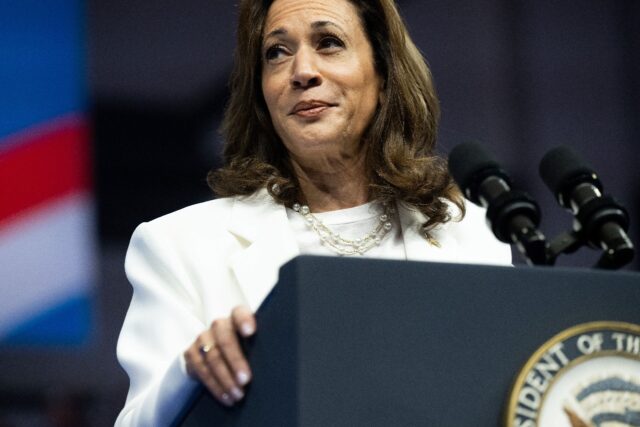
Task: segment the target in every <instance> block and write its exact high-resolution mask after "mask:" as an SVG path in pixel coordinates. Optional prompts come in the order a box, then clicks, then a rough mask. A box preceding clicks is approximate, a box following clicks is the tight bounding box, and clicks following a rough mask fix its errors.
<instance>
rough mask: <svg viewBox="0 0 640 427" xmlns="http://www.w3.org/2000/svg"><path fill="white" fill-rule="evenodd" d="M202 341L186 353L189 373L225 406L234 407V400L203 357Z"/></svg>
mask: <svg viewBox="0 0 640 427" xmlns="http://www.w3.org/2000/svg"><path fill="white" fill-rule="evenodd" d="M199 342H200V340H196V342H195V343H194V344H192V345H191V346H190V347H189V348H188V349H187V351H185V353H184V359H185V363H186V368H187V373H188V374H189V376H191V377H192V378H194V379H196V380H198V381H200V382H201V383H202V384H203V385H204V386H205V387H206V388H207V389H208V390H209V392H210V393H211V394H212V395H213V396H214V397H215V398H216V399H217V400H218V401H219V402H220V403H222V404H223V405H225V406H232V405H233V404H234V399H233V398H232V397H231V395H230V394H228V393H226V392H225V390H224V389H223V388H222V386H221V385H220V384H219V383H218V381H217V380H216V379H215V377H214V376H213V374H212V373H211V371H210V370H209V367H208V366H207V365H206V363H205V360H204V358H203V356H202V351H201V347H202V345H200V344H199Z"/></svg>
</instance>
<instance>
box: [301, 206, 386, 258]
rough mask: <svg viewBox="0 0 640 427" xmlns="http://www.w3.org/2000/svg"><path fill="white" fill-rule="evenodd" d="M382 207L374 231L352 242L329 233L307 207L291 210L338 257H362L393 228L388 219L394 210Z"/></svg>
mask: <svg viewBox="0 0 640 427" xmlns="http://www.w3.org/2000/svg"><path fill="white" fill-rule="evenodd" d="M382 206H383V208H384V212H383V213H382V214H381V215H380V216H379V217H378V223H377V224H376V226H375V227H374V229H373V230H372V231H371V232H369V233H367V234H365V235H364V236H362V237H361V238H359V239H354V240H351V239H346V238H344V237H342V236H341V235H340V234H338V233H334V232H333V231H331V229H330V228H329V227H327V226H326V225H325V224H324V223H323V222H322V221H320V220H319V219H318V218H316V217H315V215H313V214H312V213H311V210H310V209H309V206H307V205H300V203H295V204H294V205H293V210H294V211H296V212H298V213H299V214H300V215H302V217H303V218H304V220H305V223H306V224H307V227H309V228H311V229H312V230H313V231H315V233H316V234H317V235H318V236H319V237H320V242H321V243H322V244H323V245H327V246H328V247H329V248H331V249H332V250H333V251H335V252H337V253H338V254H340V255H356V254H357V255H362V254H364V253H365V252H366V251H368V250H369V249H371V248H373V247H374V246H377V245H379V244H380V243H381V242H382V239H383V238H384V236H386V235H387V233H388V232H389V231H391V229H392V228H393V223H392V222H391V221H390V218H391V215H392V214H393V213H394V212H395V209H394V208H393V206H390V204H389V203H387V202H384V203H383V204H382Z"/></svg>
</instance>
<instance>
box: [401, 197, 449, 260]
mask: <svg viewBox="0 0 640 427" xmlns="http://www.w3.org/2000/svg"><path fill="white" fill-rule="evenodd" d="M398 214H399V216H400V225H401V227H402V237H403V239H404V247H405V250H406V252H407V259H408V260H410V261H431V262H455V261H456V256H457V253H458V249H459V248H458V242H457V240H456V239H455V238H453V237H452V236H451V234H450V233H446V232H444V231H445V230H444V228H445V227H446V225H445V226H437V227H436V228H435V229H433V230H432V231H431V233H430V235H431V237H432V239H433V240H435V242H437V243H435V242H433V243H432V242H429V240H427V238H426V237H425V236H424V234H423V233H422V231H421V225H422V224H423V223H424V222H426V220H427V219H426V217H425V216H424V214H423V213H422V212H420V211H419V210H417V209H415V208H412V207H410V206H406V205H405V204H403V203H398Z"/></svg>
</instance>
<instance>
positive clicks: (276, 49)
mask: <svg viewBox="0 0 640 427" xmlns="http://www.w3.org/2000/svg"><path fill="white" fill-rule="evenodd" d="M285 53H286V52H285V50H284V48H283V47H282V46H281V45H275V46H271V47H270V48H269V49H267V51H266V52H265V54H264V57H265V59H266V60H267V61H272V60H274V59H278V58H280V57H281V56H282V55H284V54H285Z"/></svg>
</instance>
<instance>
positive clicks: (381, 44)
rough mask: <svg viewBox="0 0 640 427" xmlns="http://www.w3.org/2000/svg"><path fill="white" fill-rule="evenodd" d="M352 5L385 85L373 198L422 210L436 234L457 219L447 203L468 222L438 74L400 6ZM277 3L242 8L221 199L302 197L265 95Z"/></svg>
mask: <svg viewBox="0 0 640 427" xmlns="http://www.w3.org/2000/svg"><path fill="white" fill-rule="evenodd" d="M348 1H350V2H351V3H352V4H353V5H354V6H355V7H356V9H357V11H358V13H359V15H360V20H361V23H362V25H363V28H364V30H365V33H366V35H367V37H368V39H369V42H370V43H371V45H372V48H373V52H374V61H375V67H376V71H377V72H378V73H379V75H380V76H382V78H383V79H384V96H383V97H382V99H381V101H380V104H379V105H378V108H377V111H376V112H375V115H374V118H373V120H372V123H371V124H370V126H369V127H368V129H367V131H366V134H365V138H366V140H365V142H366V144H365V147H366V149H367V153H366V170H367V173H368V174H369V195H370V199H373V200H378V201H381V202H384V201H392V200H397V201H399V202H403V203H405V204H408V205H410V206H411V207H413V208H415V209H418V210H420V211H421V212H422V213H424V214H425V215H426V217H427V221H426V222H425V223H424V224H423V225H422V227H423V231H424V232H425V233H428V231H429V230H430V229H432V228H433V227H434V226H436V225H438V224H441V223H445V222H447V221H449V220H451V217H450V215H449V213H448V204H447V200H448V201H450V202H452V203H454V204H455V205H456V206H458V208H459V209H460V212H461V216H462V215H464V204H463V202H462V196H461V194H460V191H459V190H458V188H457V187H456V186H455V185H454V183H453V181H452V179H451V176H450V175H449V172H448V170H447V165H446V162H445V161H444V160H443V159H442V158H441V157H439V156H437V155H436V153H435V150H434V147H435V143H436V135H437V128H438V120H439V116H440V107H439V103H438V98H437V96H436V92H435V88H434V85H433V80H432V77H431V71H430V70H429V67H428V66H427V64H426V62H425V60H424V58H423V57H422V55H421V54H420V52H419V50H418V48H417V47H416V46H415V44H414V43H413V41H412V40H411V38H410V36H409V34H408V32H407V28H406V26H405V24H404V22H403V20H402V18H401V16H400V14H399V13H398V10H397V8H396V5H395V3H394V1H393V0H348ZM271 3H273V0H241V1H240V6H239V22H238V33H237V45H236V51H235V56H234V68H233V71H232V73H231V79H230V90H231V96H230V100H229V103H228V105H227V108H226V110H225V115H224V120H223V123H222V129H221V130H222V134H223V137H224V139H225V145H224V151H223V155H224V166H223V167H222V168H220V169H218V170H215V171H212V172H210V173H209V176H208V183H209V186H210V187H211V188H212V190H213V191H214V192H215V193H216V194H217V195H218V196H221V197H228V196H248V195H250V194H252V193H254V192H255V191H257V190H259V189H261V188H264V187H266V188H267V189H268V191H269V193H270V194H271V195H272V196H273V197H274V199H276V200H277V201H278V202H280V203H283V204H285V205H286V206H291V205H292V204H293V203H294V202H295V200H297V199H299V198H300V196H301V195H300V194H299V186H298V181H297V179H296V177H295V175H294V173H293V170H292V167H291V164H290V162H289V156H288V153H287V150H286V149H285V147H284V144H283V143H282V141H281V140H280V138H279V136H278V135H277V134H276V132H275V130H274V128H273V124H272V122H271V117H270V115H269V111H268V110H267V106H266V103H265V100H264V97H263V94H262V83H261V73H262V58H261V46H262V36H263V34H262V33H263V29H264V28H263V27H264V23H265V20H266V17H267V12H268V10H269V6H270V5H271Z"/></svg>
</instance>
